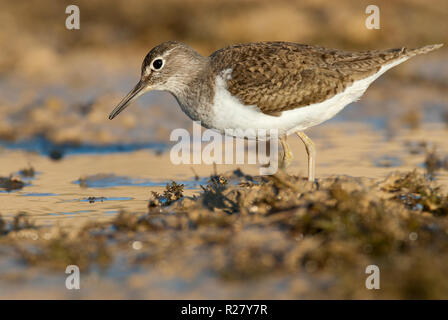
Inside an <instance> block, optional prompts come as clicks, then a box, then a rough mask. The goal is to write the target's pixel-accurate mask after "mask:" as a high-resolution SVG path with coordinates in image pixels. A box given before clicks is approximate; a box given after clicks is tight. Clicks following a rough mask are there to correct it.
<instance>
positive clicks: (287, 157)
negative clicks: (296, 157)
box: [279, 136, 293, 169]
mask: <svg viewBox="0 0 448 320" xmlns="http://www.w3.org/2000/svg"><path fill="white" fill-rule="evenodd" d="M279 140H280V143H281V144H282V149H283V155H282V158H281V160H280V165H279V167H280V168H281V169H285V168H286V167H288V166H289V164H290V163H291V161H292V159H293V155H292V152H291V149H290V148H289V144H288V142H287V141H286V136H282V137H280V138H279Z"/></svg>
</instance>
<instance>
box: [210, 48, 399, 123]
mask: <svg viewBox="0 0 448 320" xmlns="http://www.w3.org/2000/svg"><path fill="white" fill-rule="evenodd" d="M403 52H404V49H390V50H384V51H366V52H347V51H339V50H331V49H325V48H320V47H314V46H308V45H301V44H295V43H285V42H265V43H252V44H244V45H236V46H231V47H227V48H224V49H221V50H218V51H216V52H215V53H213V54H212V55H211V56H210V58H211V64H212V68H213V70H214V73H215V75H218V74H219V72H221V71H222V70H226V69H231V70H232V73H231V77H229V79H227V80H226V81H227V89H228V90H229V92H230V93H231V94H232V95H234V96H236V97H237V98H238V99H239V100H240V101H241V102H242V103H244V104H245V105H256V106H258V108H259V109H260V110H261V111H262V112H263V113H266V114H270V115H280V114H281V112H282V111H286V110H291V109H295V108H299V107H304V106H308V105H310V104H313V103H317V102H321V101H324V100H326V99H328V98H331V97H332V96H334V95H335V94H337V93H339V92H342V91H344V89H345V88H346V87H347V86H349V85H350V84H352V83H353V82H354V81H356V80H359V79H362V78H365V77H367V76H369V75H371V74H374V73H376V72H377V71H378V70H379V69H380V67H381V66H382V65H383V64H386V63H388V62H390V61H393V60H395V59H397V58H399V57H400V56H402V55H403V54H404V53H403Z"/></svg>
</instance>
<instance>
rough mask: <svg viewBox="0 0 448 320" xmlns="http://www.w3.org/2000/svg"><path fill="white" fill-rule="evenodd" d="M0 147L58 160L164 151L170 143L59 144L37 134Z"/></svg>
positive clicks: (5, 142) (3, 142) (8, 142)
mask: <svg viewBox="0 0 448 320" xmlns="http://www.w3.org/2000/svg"><path fill="white" fill-rule="evenodd" d="M0 147H3V148H7V149H11V150H25V151H30V152H36V153H39V154H42V155H45V156H49V157H50V158H52V159H55V160H58V159H61V158H62V157H64V156H66V155H78V154H108V153H117V152H133V151H138V150H143V149H151V150H156V151H157V152H164V151H165V150H167V148H168V145H167V144H165V143H161V142H148V143H124V144H123V143H122V144H106V145H104V144H85V143H81V144H77V143H63V144H58V143H54V142H52V141H50V140H48V139H47V138H45V137H42V136H35V137H33V138H31V139H26V140H19V141H0Z"/></svg>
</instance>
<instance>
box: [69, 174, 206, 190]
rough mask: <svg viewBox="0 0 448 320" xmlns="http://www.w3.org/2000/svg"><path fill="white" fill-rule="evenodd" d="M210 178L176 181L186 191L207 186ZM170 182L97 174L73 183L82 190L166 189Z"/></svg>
mask: <svg viewBox="0 0 448 320" xmlns="http://www.w3.org/2000/svg"><path fill="white" fill-rule="evenodd" d="M208 180H209V178H208V177H207V178H200V179H198V180H196V179H191V180H184V181H176V183H178V184H183V185H184V186H185V189H196V188H199V186H200V185H202V184H206V183H207V181H208ZM170 182H171V180H170V181H161V182H155V181H152V180H148V179H137V178H131V177H126V176H117V175H114V174H95V175H91V176H87V177H84V178H80V179H78V180H76V181H73V183H74V184H78V185H79V186H80V187H81V188H112V187H129V186H136V187H164V186H166V185H167V183H170Z"/></svg>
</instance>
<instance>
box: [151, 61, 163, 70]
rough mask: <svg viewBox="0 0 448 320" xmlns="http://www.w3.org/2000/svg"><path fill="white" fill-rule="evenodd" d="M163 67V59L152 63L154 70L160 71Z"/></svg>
mask: <svg viewBox="0 0 448 320" xmlns="http://www.w3.org/2000/svg"><path fill="white" fill-rule="evenodd" d="M162 66H163V60H162V59H156V60H154V61H153V62H152V67H153V68H154V70H159V69H160V68H162Z"/></svg>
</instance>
